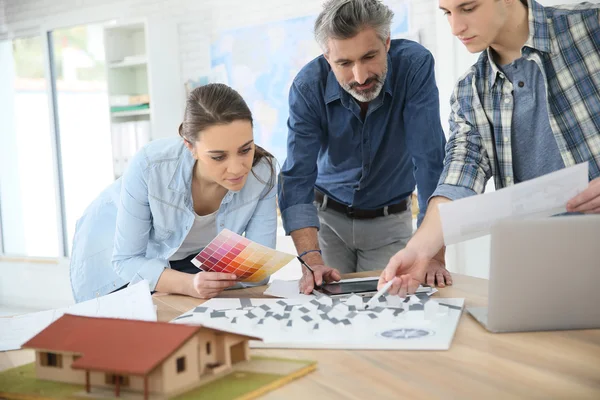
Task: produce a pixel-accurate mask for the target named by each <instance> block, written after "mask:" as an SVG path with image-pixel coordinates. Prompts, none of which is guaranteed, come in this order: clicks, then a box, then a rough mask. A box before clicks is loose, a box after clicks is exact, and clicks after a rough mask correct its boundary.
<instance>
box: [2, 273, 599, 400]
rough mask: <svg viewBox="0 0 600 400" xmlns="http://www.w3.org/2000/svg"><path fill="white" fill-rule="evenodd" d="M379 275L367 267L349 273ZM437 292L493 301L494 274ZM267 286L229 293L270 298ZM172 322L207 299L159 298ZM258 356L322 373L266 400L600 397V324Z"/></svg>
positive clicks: (470, 330)
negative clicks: (433, 343) (443, 344)
mask: <svg viewBox="0 0 600 400" xmlns="http://www.w3.org/2000/svg"><path fill="white" fill-rule="evenodd" d="M369 275H377V274H373V273H360V274H351V275H347V276H345V277H346V278H350V277H359V276H369ZM453 279H454V285H453V286H451V287H448V288H444V289H440V292H439V293H438V294H435V295H434V296H436V297H464V298H465V299H466V305H468V306H484V305H486V304H487V280H484V279H478V278H471V277H467V276H462V275H457V274H454V275H453ZM264 289H265V288H264V287H257V288H251V289H244V290H237V291H231V292H226V293H225V294H224V296H223V297H264V296H263V295H262V292H263V291H264ZM154 302H155V304H156V305H157V309H158V318H159V320H161V321H168V320H170V319H172V318H174V317H176V316H178V315H179V314H181V313H183V312H185V311H188V310H190V309H191V308H193V307H195V306H197V305H198V304H200V303H201V302H202V301H201V300H198V299H193V298H190V297H186V296H178V295H162V296H160V295H159V296H155V297H154ZM252 354H256V355H266V356H270V357H286V358H299V359H307V360H316V361H318V366H317V371H315V372H313V373H311V374H309V375H308V376H306V377H303V378H301V379H299V380H297V381H294V382H292V383H290V384H288V385H285V386H284V387H282V388H280V389H277V390H276V391H274V392H271V393H269V394H267V395H266V396H264V397H263V398H264V399H302V400H306V399H371V398H373V399H378V400H379V399H401V398H412V399H421V398H422V399H435V398H440V399H449V398H455V399H468V398H483V399H492V398H494V399H496V398H501V399H506V398H539V399H549V398H561V399H585V398H587V399H600V330H580V331H557V332H532V333H504V334H491V333H488V332H487V331H486V330H485V329H484V328H482V327H481V326H480V325H479V324H478V323H477V322H476V321H475V320H474V319H473V318H472V317H471V316H470V315H468V314H467V313H466V312H464V313H463V315H462V317H461V320H460V324H459V325H458V329H457V331H456V336H455V337H454V341H453V342H452V347H451V348H450V350H448V351H372V350H365V351H362V350H358V351H357V350H352V351H350V350H297V349H292V350H284V349H281V350H280V349H260V350H259V349H255V350H252ZM32 358H33V356H32V353H31V352H30V351H29V350H27V351H25V350H20V351H16V352H8V353H3V354H2V353H0V369H3V368H7V367H8V366H11V365H19V364H22V363H24V362H31V361H32Z"/></svg>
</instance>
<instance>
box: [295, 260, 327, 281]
mask: <svg viewBox="0 0 600 400" xmlns="http://www.w3.org/2000/svg"><path fill="white" fill-rule="evenodd" d="M296 258H297V259H298V261H300V264H302V265H304V266H305V267H306V269H308V270H309V271H310V272H311V273H312V276H313V280H314V279H315V271H313V270H312V268H311V267H309V265H308V264H307V263H305V262H304V260H303V259H301V258H300V257H298V256H296ZM320 286H321V285H317V282H315V287H320Z"/></svg>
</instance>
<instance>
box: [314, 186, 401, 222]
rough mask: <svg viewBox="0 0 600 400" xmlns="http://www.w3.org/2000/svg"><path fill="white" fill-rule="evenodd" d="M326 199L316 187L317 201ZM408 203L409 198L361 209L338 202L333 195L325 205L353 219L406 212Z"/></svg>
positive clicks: (321, 201)
mask: <svg viewBox="0 0 600 400" xmlns="http://www.w3.org/2000/svg"><path fill="white" fill-rule="evenodd" d="M324 200H325V195H324V194H323V193H321V192H320V191H318V190H316V189H315V201H316V202H317V203H319V204H320V205H322V204H323V201H324ZM408 203H409V201H408V198H406V199H404V200H402V201H401V202H400V203H398V204H392V205H391V206H387V207H382V208H378V209H375V210H361V209H358V208H354V207H352V206H347V205H345V204H342V203H338V202H337V201H335V200H333V199H332V198H331V197H329V196H327V204H326V205H325V206H326V208H331V209H332V210H335V211H337V212H340V213H342V214H344V215H346V216H347V217H349V218H352V219H372V218H377V217H384V216H386V215H389V214H397V213H401V212H404V211H406V210H407V209H408Z"/></svg>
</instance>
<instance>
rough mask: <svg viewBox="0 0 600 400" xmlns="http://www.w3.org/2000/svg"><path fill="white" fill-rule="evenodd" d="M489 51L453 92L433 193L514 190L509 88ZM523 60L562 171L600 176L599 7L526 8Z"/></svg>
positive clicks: (534, 3) (582, 5)
mask: <svg viewBox="0 0 600 400" xmlns="http://www.w3.org/2000/svg"><path fill="white" fill-rule="evenodd" d="M490 50H491V49H489V48H488V50H487V51H484V52H483V53H482V54H481V56H480V57H479V59H478V61H477V63H476V64H475V65H473V66H472V67H471V68H470V69H469V71H467V73H466V74H465V75H463V76H462V77H461V78H460V79H459V81H458V82H457V84H456V87H455V89H454V93H453V95H452V97H451V100H450V102H451V106H452V111H451V114H450V130H451V136H450V139H449V140H448V143H447V145H446V157H445V160H444V170H443V172H442V175H441V177H440V180H439V183H438V184H439V185H440V186H438V190H436V192H437V191H440V192H442V191H441V190H440V189H441V188H442V186H441V185H451V186H454V187H456V189H457V190H458V193H462V194H465V193H470V192H471V191H472V192H474V193H473V194H475V193H482V192H483V191H484V189H485V184H486V182H487V181H488V179H489V178H491V177H492V176H493V177H494V181H495V184H496V188H502V187H505V186H510V185H512V184H513V183H514V176H513V163H512V149H511V145H512V144H511V122H512V116H513V103H514V102H513V95H512V92H513V85H512V83H511V82H510V81H509V80H508V79H507V78H506V77H505V75H504V74H503V73H502V71H501V70H500V69H498V66H497V65H496V64H495V63H494V61H493V59H492V55H491V53H490ZM522 55H523V57H525V58H526V59H528V60H533V61H535V63H536V64H537V65H538V66H539V67H540V70H541V71H542V75H543V76H544V79H545V83H546V93H547V105H548V111H549V118H550V126H551V128H552V132H553V133H554V138H555V140H556V143H557V145H558V150H559V152H560V154H561V156H562V159H563V161H564V163H565V166H567V167H569V166H572V165H575V164H578V163H582V162H585V161H588V162H589V171H590V172H589V175H590V176H589V179H590V180H591V179H594V178H596V177H598V176H600V4H590V3H582V4H577V5H570V6H559V7H543V6H541V5H540V4H538V3H536V2H535V1H533V0H529V39H528V40H527V42H526V43H525V46H524V47H523V49H522ZM532 157H544V155H543V154H535V155H532ZM446 188H448V186H446ZM444 192H447V190H445V191H444ZM436 194H438V193H434V196H435V195H436ZM458 197H463V196H462V195H461V196H458Z"/></svg>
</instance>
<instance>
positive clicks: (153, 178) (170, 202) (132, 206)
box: [70, 138, 277, 302]
mask: <svg viewBox="0 0 600 400" xmlns="http://www.w3.org/2000/svg"><path fill="white" fill-rule="evenodd" d="M194 163H195V160H194V158H193V157H192V155H191V154H190V152H189V151H188V150H187V149H186V148H185V146H184V144H183V140H182V139H180V138H169V139H161V140H155V141H152V142H150V143H149V144H148V145H146V146H145V147H144V148H143V149H141V150H140V151H139V152H138V154H137V155H136V156H135V157H134V158H133V159H132V160H131V162H130V165H129V167H128V168H127V171H126V172H125V174H124V175H123V177H122V178H119V179H117V180H116V181H115V182H114V183H113V184H111V185H110V186H109V187H108V188H107V189H105V190H104V191H103V192H102V193H101V194H100V196H98V198H97V199H96V200H94V202H92V204H90V206H89V207H88V208H87V209H86V211H85V212H84V214H83V216H82V217H81V218H80V219H79V220H78V221H77V225H76V229H75V236H74V238H73V252H72V253H73V254H72V256H71V274H70V275H71V287H72V289H73V296H74V298H75V301H77V302H80V301H84V300H89V299H92V298H94V297H98V296H103V295H105V294H108V293H110V292H112V291H114V290H116V289H118V288H120V287H122V286H124V285H126V284H128V283H130V282H131V283H134V282H137V281H139V280H142V279H145V280H147V281H148V282H149V284H150V289H152V290H154V288H155V287H156V283H157V281H158V279H159V277H160V275H161V274H162V272H163V271H164V269H165V268H169V263H168V261H167V260H168V259H169V257H171V256H172V255H173V254H174V253H175V252H176V251H177V249H178V248H179V246H181V244H182V243H183V241H184V239H185V238H186V236H187V234H188V232H189V231H190V229H191V228H192V225H193V222H194V211H193V202H192V193H191V180H192V171H193V168H194ZM253 172H254V173H255V174H256V175H257V176H258V177H259V178H260V179H258V178H257V177H256V176H254V173H250V174H249V175H248V179H247V181H246V184H245V185H244V187H243V188H242V189H241V190H240V191H238V192H232V191H229V192H228V193H227V194H226V195H225V197H224V198H223V201H222V202H221V206H220V208H219V211H218V212H217V232H215V235H216V234H217V233H218V232H220V231H221V230H223V229H229V230H231V231H233V232H236V233H238V234H244V233H245V236H246V237H247V238H248V239H250V240H253V241H255V242H257V243H260V244H262V245H264V246H268V247H271V248H275V240H276V233H277V211H276V201H275V193H276V189H275V188H271V189H270V190H269V187H268V185H267V183H266V182H269V178H270V167H269V166H268V165H267V162H266V161H261V162H259V163H258V164H257V165H256V166H255V167H254V168H253ZM261 181H262V182H261Z"/></svg>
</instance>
